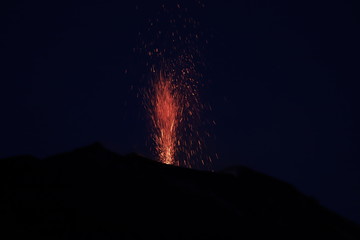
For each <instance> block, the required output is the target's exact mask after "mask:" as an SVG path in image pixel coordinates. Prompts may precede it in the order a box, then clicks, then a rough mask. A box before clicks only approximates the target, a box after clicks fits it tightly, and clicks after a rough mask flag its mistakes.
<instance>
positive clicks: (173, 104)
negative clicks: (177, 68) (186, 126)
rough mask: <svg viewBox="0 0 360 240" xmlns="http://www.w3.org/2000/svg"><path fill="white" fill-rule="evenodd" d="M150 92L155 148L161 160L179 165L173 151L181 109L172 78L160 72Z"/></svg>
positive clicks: (174, 149) (176, 141) (174, 150)
mask: <svg viewBox="0 0 360 240" xmlns="http://www.w3.org/2000/svg"><path fill="white" fill-rule="evenodd" d="M152 94H153V95H152V96H151V98H150V104H151V106H150V108H149V111H150V118H151V121H152V124H153V129H154V132H153V140H154V142H155V145H156V146H155V150H156V152H157V155H158V157H159V160H160V161H161V162H163V163H165V164H172V165H179V163H178V162H176V161H175V152H176V145H177V144H178V141H179V139H178V137H177V136H178V135H177V130H178V129H177V128H178V126H179V122H180V119H181V112H182V111H181V105H180V99H179V95H178V94H177V92H176V88H175V86H174V84H173V81H172V78H171V77H167V76H165V74H164V73H160V74H159V75H158V76H157V77H156V79H155V81H154V83H153V93H152Z"/></svg>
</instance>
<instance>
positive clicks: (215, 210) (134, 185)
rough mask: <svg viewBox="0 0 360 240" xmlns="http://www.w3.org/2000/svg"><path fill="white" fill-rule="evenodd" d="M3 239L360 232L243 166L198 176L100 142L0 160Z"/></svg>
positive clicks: (348, 235)
mask: <svg viewBox="0 0 360 240" xmlns="http://www.w3.org/2000/svg"><path fill="white" fill-rule="evenodd" d="M0 173H1V174H0V178H1V189H2V190H1V191H2V193H1V197H0V210H1V214H0V216H1V217H0V218H1V220H2V224H1V228H2V230H1V235H2V236H1V235H0V238H1V239H33V238H34V239H87V240H89V239H243V240H244V239H271V238H274V239H287V240H288V239H293V240H294V239H295V240H296V239H299V240H300V239H301V240H303V239H308V238H310V239H312V238H314V239H327V240H331V239H349V240H350V239H360V231H359V226H358V225H356V224H355V223H353V222H350V221H348V220H346V219H344V218H342V217H340V216H338V215H337V214H335V213H333V212H331V211H329V210H327V209H325V208H324V207H322V206H321V205H319V204H318V203H317V202H316V201H315V200H314V199H312V198H310V197H308V196H305V195H303V194H301V193H300V192H298V191H297V190H296V189H295V188H294V187H292V186H291V185H289V184H287V183H284V182H281V181H279V180H276V179H274V178H272V177H269V176H266V175H264V174H261V173H258V172H255V171H253V170H251V169H248V168H246V167H233V168H229V169H227V170H225V171H222V172H206V171H198V170H191V169H186V168H180V167H174V166H171V165H165V164H161V163H158V162H155V161H152V160H149V159H147V158H144V157H141V156H138V155H136V154H131V155H126V156H120V155H118V154H115V153H113V152H111V151H109V150H107V149H105V148H104V147H102V146H101V145H100V144H93V145H90V146H87V147H84V148H81V149H77V150H74V151H72V152H69V153H63V154H59V155H55V156H52V157H49V158H45V159H37V158H34V157H31V156H18V157H12V158H7V159H2V160H0Z"/></svg>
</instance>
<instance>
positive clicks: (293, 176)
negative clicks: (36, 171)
mask: <svg viewBox="0 0 360 240" xmlns="http://www.w3.org/2000/svg"><path fill="white" fill-rule="evenodd" d="M150 2H151V3H150ZM355 2H356V1H353V2H351V1H324V2H317V1H309V2H307V1H297V2H294V1H277V0H275V1H265V0H258V1H253V0H245V1H226V2H224V1H214V2H209V1H208V2H206V5H205V8H203V9H200V10H198V11H193V12H192V14H194V15H195V16H194V17H195V18H197V19H198V20H199V21H200V26H201V31H203V33H204V36H205V37H206V39H207V40H208V44H207V45H206V46H205V47H203V50H202V51H203V56H204V62H205V64H206V68H205V69H203V76H204V77H203V80H202V81H203V84H204V86H203V87H202V88H201V89H200V90H201V98H202V100H203V102H204V103H205V104H210V105H211V106H212V108H213V111H212V112H211V113H207V114H204V118H206V119H211V120H215V121H216V126H215V127H214V128H213V129H211V131H212V133H213V136H215V137H216V139H215V140H213V141H211V143H209V145H210V146H211V149H215V151H216V152H217V153H218V155H219V159H218V160H216V161H215V162H214V168H215V169H216V170H217V169H223V168H225V167H227V166H231V165H236V164H242V165H246V166H249V167H251V168H254V169H256V170H259V171H262V172H264V173H267V174H269V175H272V176H275V177H277V178H279V179H282V180H285V181H287V182H289V183H292V184H294V185H295V186H296V187H298V188H299V189H300V190H301V191H303V192H304V193H306V194H308V195H311V196H314V197H315V198H316V199H318V200H319V201H320V203H322V204H323V205H325V206H327V207H329V208H330V209H333V210H335V211H336V212H338V213H340V214H342V215H344V216H346V217H348V218H350V219H352V220H355V221H357V222H358V223H360V174H359V173H360V163H359V160H360V154H359V145H360V144H359V129H358V123H359V121H360V119H359V117H360V116H359V106H358V103H359V102H360V99H359V98H360V97H359V86H360V84H359V80H360V73H359V63H360V61H359V56H360V55H359V53H360V51H359V50H360V49H359V43H360V33H359V29H360V26H359V8H357V6H355ZM180 3H181V4H182V5H184V6H186V5H187V4H188V5H189V6H192V5H193V3H191V1H180ZM171 4H173V3H171ZM160 5H161V1H145V0H144V1H143V2H141V1H127V3H126V2H125V1H84V2H83V3H74V2H73V3H65V2H64V1H61V2H55V1H45V2H36V3H35V2H34V1H23V2H21V1H9V3H7V4H6V3H5V2H2V3H1V6H0V22H1V23H0V24H1V32H0V43H1V45H0V48H1V54H0V64H1V68H0V69H1V72H0V111H1V112H0V114H1V115H0V158H2V157H8V156H13V155H19V154H32V155H35V156H38V157H44V156H48V155H51V154H55V153H59V152H63V151H68V150H71V149H74V148H77V147H81V146H84V145H87V144H90V143H92V142H95V141H100V142H102V143H103V144H104V145H105V146H107V147H108V148H110V149H112V150H114V151H117V152H119V153H129V152H140V153H143V154H145V155H149V154H150V153H149V150H148V143H147V142H148V141H149V137H148V135H147V134H148V131H147V120H146V116H144V115H145V112H144V109H143V107H142V105H141V100H140V99H139V98H137V96H136V95H137V93H138V91H139V89H140V88H143V87H144V82H145V81H146V79H147V77H146V75H147V70H146V68H145V67H144V64H143V63H144V61H146V60H144V59H145V58H144V57H143V56H141V54H139V53H138V52H134V51H133V49H134V48H137V47H139V46H138V44H139V42H140V41H139V36H138V33H139V32H143V31H144V29H145V28H146V24H147V23H148V22H147V21H148V19H149V18H152V17H153V16H155V15H156V12H157V11H158V10H159V6H160ZM160 21H161V19H160Z"/></svg>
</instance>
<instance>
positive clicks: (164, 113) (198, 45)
mask: <svg viewBox="0 0 360 240" xmlns="http://www.w3.org/2000/svg"><path fill="white" fill-rule="evenodd" d="M200 5H201V4H200ZM200 7H201V6H200ZM160 19H162V21H160ZM202 35H203V34H202V33H201V30H200V29H199V21H198V20H196V19H195V17H194V16H193V15H192V14H191V13H190V12H189V11H188V8H187V7H182V6H181V5H179V4H176V5H173V4H168V5H162V6H161V8H160V10H159V12H158V14H157V15H154V18H152V19H149V25H148V27H147V28H146V31H145V32H143V33H139V36H141V39H142V42H141V44H140V45H141V47H140V51H141V52H142V53H143V54H145V56H146V58H147V61H146V66H147V67H148V70H149V73H150V81H149V82H148V83H150V84H148V83H147V84H146V85H147V87H146V90H145V91H144V95H145V98H144V100H145V103H144V105H145V108H146V111H147V114H148V115H149V118H150V132H151V133H150V135H151V139H152V146H151V147H152V150H153V152H154V153H155V155H156V158H157V159H158V160H159V161H160V162H162V163H165V164H173V165H177V166H184V167H188V168H193V167H204V166H205V167H206V168H211V167H210V166H209V165H208V163H211V157H210V154H209V153H208V152H206V150H205V149H204V146H205V142H206V141H205V139H206V138H207V137H209V136H210V133H209V131H208V126H206V125H208V124H211V121H209V120H207V119H202V116H203V112H204V111H206V110H208V107H207V106H206V105H204V104H203V103H202V102H201V101H200V93H199V90H200V86H201V84H200V83H203V77H202V74H201V73H200V72H201V66H203V65H204V63H203V58H202V54H201V49H202V46H203V45H204V44H203V42H201V41H202V39H203V37H202Z"/></svg>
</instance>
